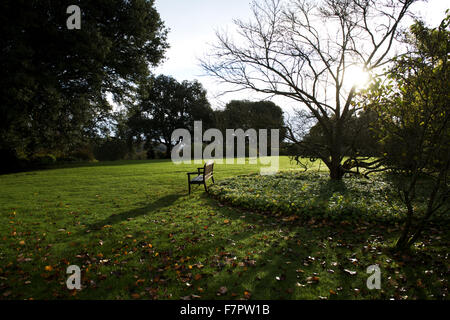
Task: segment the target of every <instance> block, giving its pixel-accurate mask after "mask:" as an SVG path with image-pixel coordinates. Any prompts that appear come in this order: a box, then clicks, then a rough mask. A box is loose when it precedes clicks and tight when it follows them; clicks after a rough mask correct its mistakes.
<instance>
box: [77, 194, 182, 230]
mask: <svg viewBox="0 0 450 320" xmlns="http://www.w3.org/2000/svg"><path fill="white" fill-rule="evenodd" d="M182 196H183V195H181V194H170V195H167V196H164V197H162V198H159V199H157V200H156V201H154V202H152V203H150V204H147V205H145V206H143V207H140V208H136V209H132V210H129V211H124V212H121V213H116V214H112V215H110V216H109V217H107V218H105V219H103V220H100V221H97V222H95V223H92V224H89V225H87V226H86V227H87V229H88V230H99V229H101V228H102V227H103V226H105V225H113V224H117V223H120V222H122V221H126V220H127V219H130V218H136V217H139V216H143V215H148V214H151V213H153V212H155V211H157V210H159V209H162V208H165V207H169V206H171V205H172V204H173V203H174V202H175V201H177V200H178V199H179V198H181V197H182Z"/></svg>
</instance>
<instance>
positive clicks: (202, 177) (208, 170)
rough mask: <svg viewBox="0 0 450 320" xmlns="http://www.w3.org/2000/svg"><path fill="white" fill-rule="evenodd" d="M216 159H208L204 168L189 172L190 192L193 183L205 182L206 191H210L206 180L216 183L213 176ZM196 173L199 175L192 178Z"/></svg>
mask: <svg viewBox="0 0 450 320" xmlns="http://www.w3.org/2000/svg"><path fill="white" fill-rule="evenodd" d="M213 169H214V161H208V162H206V163H205V165H204V166H203V167H202V168H198V169H197V172H188V173H187V175H188V186H189V194H190V193H191V184H203V185H204V186H205V191H206V192H208V189H207V188H206V181H208V180H209V179H211V180H212V182H213V183H214V177H213ZM194 174H196V175H197V176H196V177H195V178H193V179H191V176H192V175H194Z"/></svg>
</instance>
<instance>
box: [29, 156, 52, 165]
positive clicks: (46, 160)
mask: <svg viewBox="0 0 450 320" xmlns="http://www.w3.org/2000/svg"><path fill="white" fill-rule="evenodd" d="M55 162H56V157H55V156H54V155H53V154H50V153H42V154H41V153H38V154H35V155H33V157H32V158H31V163H32V164H34V165H38V166H39V165H49V164H54V163H55Z"/></svg>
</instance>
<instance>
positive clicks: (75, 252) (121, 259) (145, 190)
mask: <svg viewBox="0 0 450 320" xmlns="http://www.w3.org/2000/svg"><path fill="white" fill-rule="evenodd" d="M280 163H281V168H282V169H286V170H288V169H294V168H295V167H296V165H295V164H294V163H290V162H289V160H288V158H286V157H283V158H281V159H280ZM196 167H197V166H195V165H174V164H173V163H171V162H170V161H163V160H159V161H156V160H155V161H139V162H132V161H122V162H104V163H91V164H89V163H85V164H83V165H81V166H79V167H73V166H69V165H67V166H66V167H65V168H64V167H63V168H54V169H49V170H42V171H35V172H27V173H17V174H8V175H3V176H1V177H0V189H1V190H2V192H1V193H0V234H1V242H0V299H30V298H33V299H179V298H182V297H184V298H190V299H371V298H378V299H390V298H393V299H418V298H421V299H447V297H448V282H447V281H448V279H447V278H448V277H447V274H448V270H447V264H446V260H445V259H446V258H445V257H446V255H447V251H448V245H449V235H450V233H449V232H448V230H446V229H445V228H444V226H442V227H441V228H440V229H436V230H434V231H433V232H431V233H427V234H426V236H425V237H424V239H423V242H421V243H420V244H418V245H417V246H415V247H414V250H415V251H414V255H413V256H409V255H398V256H397V255H392V254H391V253H390V252H389V251H388V250H386V248H388V247H389V246H390V245H391V244H392V243H393V242H394V241H395V239H396V238H397V236H398V229H396V228H395V226H392V227H389V228H386V227H384V226H383V225H374V224H373V223H364V222H363V223H361V224H360V225H357V226H355V225H352V226H346V224H345V223H342V224H341V223H340V222H337V223H333V224H331V223H327V222H324V221H322V220H320V219H317V220H316V221H315V222H314V223H303V222H301V223H300V222H299V221H297V220H294V221H289V220H290V219H285V218H286V216H284V215H281V216H280V217H276V216H275V215H274V214H271V213H270V214H264V213H260V212H257V211H255V210H241V209H237V208H234V207H230V206H228V205H226V203H222V204H221V203H220V202H218V201H216V200H214V199H212V198H210V197H208V196H207V195H206V194H205V193H204V192H203V190H202V188H200V187H199V188H197V189H195V191H194V193H193V194H191V195H190V196H188V194H187V185H186V172H188V171H194V169H195V168H196ZM257 172H258V166H256V165H249V164H246V165H216V166H215V176H216V181H218V182H220V181H224V179H226V178H230V177H234V176H237V175H244V174H254V173H257ZM289 174H294V173H289ZM310 180H312V179H310ZM304 181H306V180H304ZM355 183H356V184H357V182H355ZM378 185H379V184H378ZM319 196H320V195H319ZM323 196H324V194H323ZM330 196H331V195H330ZM335 199H336V200H337V198H336V197H335ZM370 203H372V204H373V203H374V202H373V201H372V202H370ZM316 213H317V212H316ZM442 228H444V229H442ZM72 264H76V265H78V266H80V268H81V270H82V290H81V291H79V292H74V291H70V290H68V289H67V288H66V285H65V282H66V280H67V277H68V275H67V274H66V268H67V267H68V266H69V265H72ZM372 264H379V265H380V268H381V270H382V290H372V291H370V290H368V289H367V287H366V280H367V277H368V274H367V273H366V268H367V267H368V266H369V265H372ZM354 272H356V273H354ZM221 287H226V289H224V288H222V289H221Z"/></svg>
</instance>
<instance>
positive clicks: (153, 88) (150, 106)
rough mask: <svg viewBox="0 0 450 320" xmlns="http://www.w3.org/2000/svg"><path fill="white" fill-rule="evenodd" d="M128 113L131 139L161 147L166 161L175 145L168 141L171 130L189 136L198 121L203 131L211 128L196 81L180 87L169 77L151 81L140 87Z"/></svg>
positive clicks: (209, 114)
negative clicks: (201, 123) (163, 149)
mask: <svg viewBox="0 0 450 320" xmlns="http://www.w3.org/2000/svg"><path fill="white" fill-rule="evenodd" d="M129 109H130V110H129V112H130V118H129V121H128V125H129V127H130V129H131V135H132V136H133V138H134V139H135V140H140V139H142V138H145V140H146V142H147V143H148V144H152V143H162V144H164V145H165V146H166V147H167V156H168V157H169V156H170V152H171V150H172V147H173V146H174V145H175V144H176V143H177V141H172V132H173V131H174V130H176V129H180V128H185V129H188V130H190V131H191V132H192V133H193V130H194V121H202V122H203V129H208V128H211V127H213V126H214V114H213V111H212V109H211V106H210V104H209V102H208V99H207V97H206V90H205V89H204V88H203V86H202V85H201V83H199V82H198V81H196V80H194V81H183V82H181V83H180V82H178V81H177V80H176V79H174V78H172V77H170V76H165V75H159V76H158V77H151V78H150V79H149V80H148V81H147V83H146V84H142V85H141V86H140V88H139V95H138V98H137V101H136V103H135V104H134V105H132V106H130V108H129Z"/></svg>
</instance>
